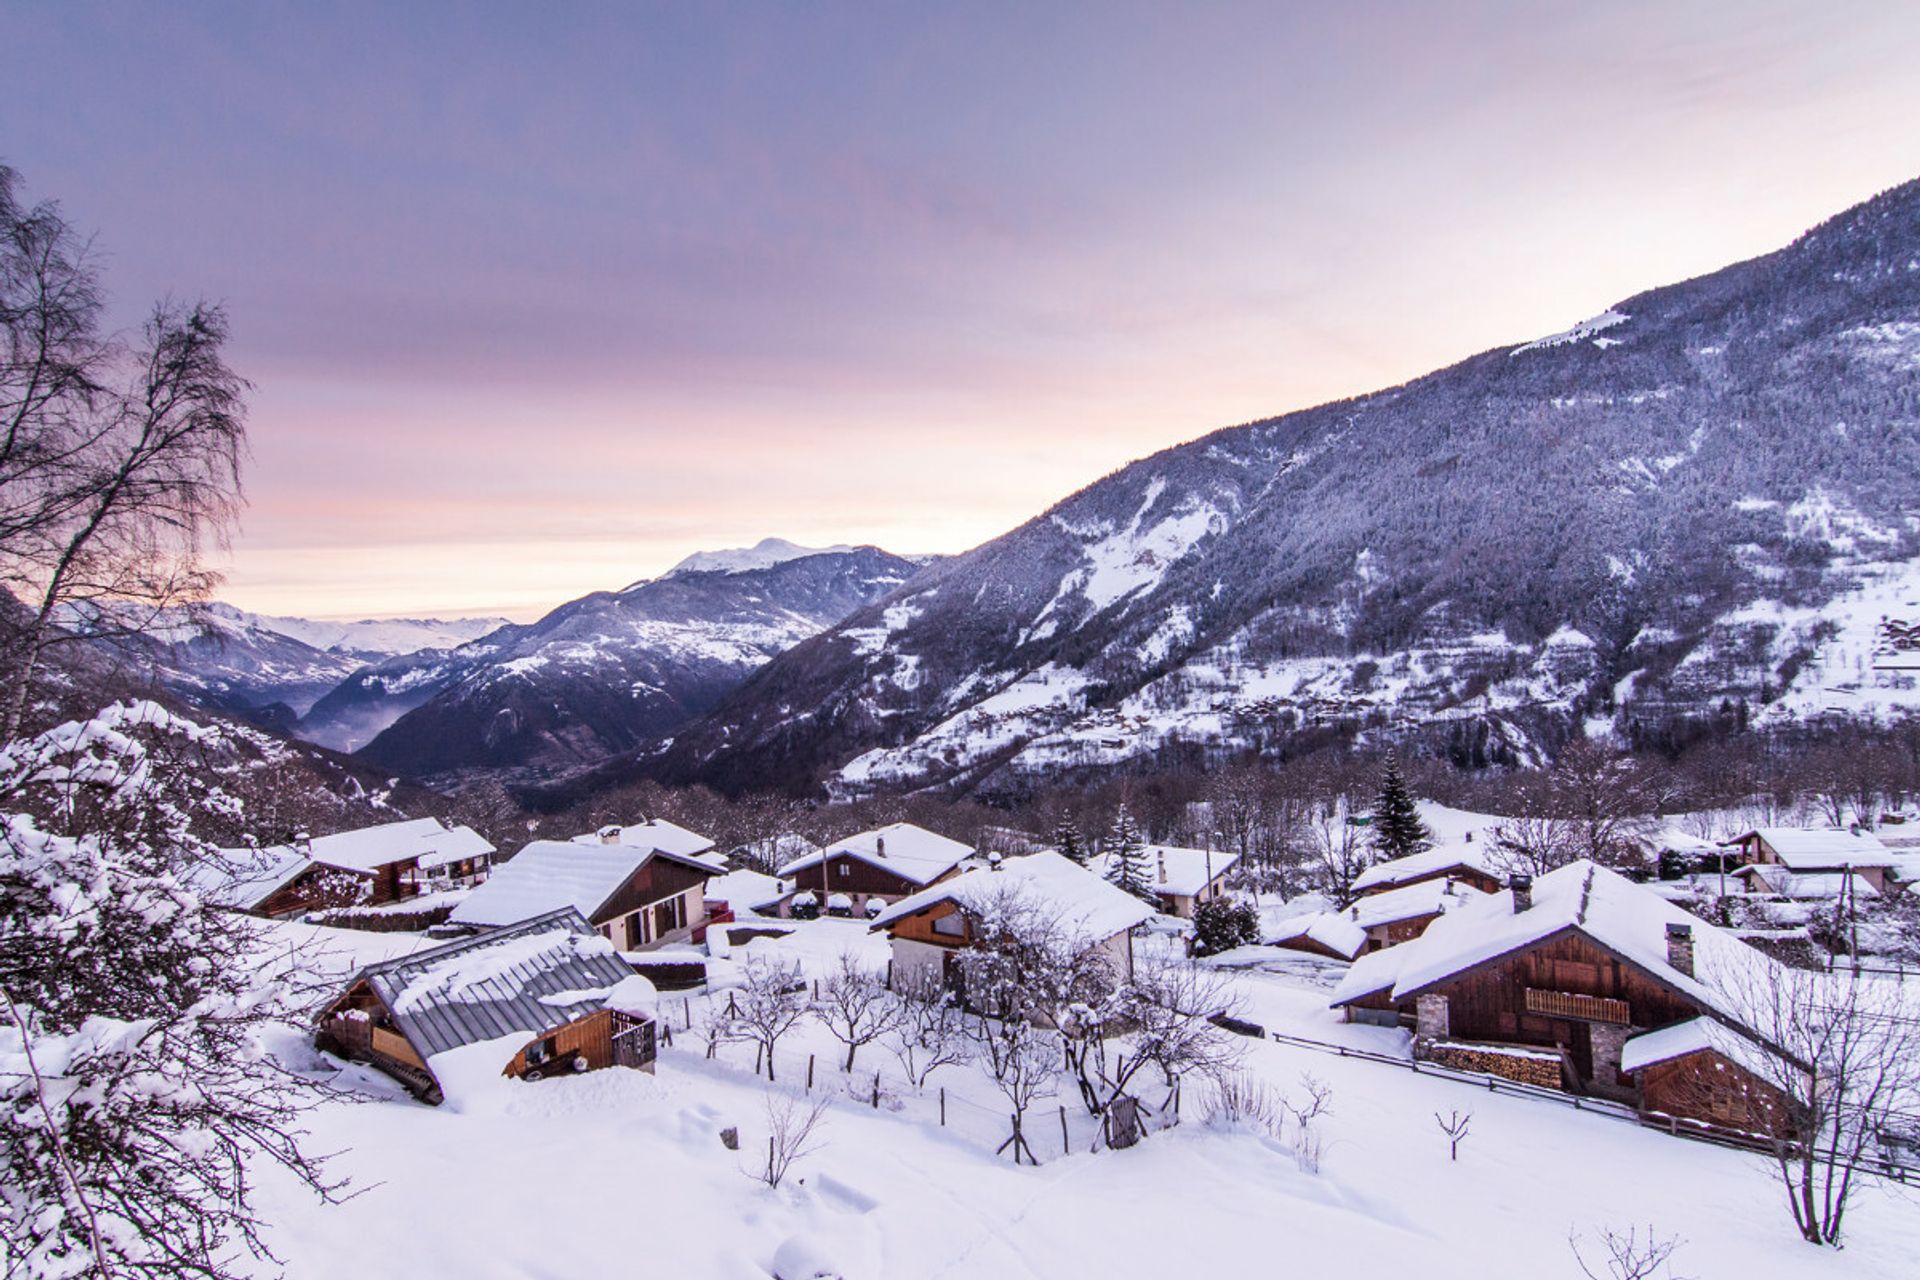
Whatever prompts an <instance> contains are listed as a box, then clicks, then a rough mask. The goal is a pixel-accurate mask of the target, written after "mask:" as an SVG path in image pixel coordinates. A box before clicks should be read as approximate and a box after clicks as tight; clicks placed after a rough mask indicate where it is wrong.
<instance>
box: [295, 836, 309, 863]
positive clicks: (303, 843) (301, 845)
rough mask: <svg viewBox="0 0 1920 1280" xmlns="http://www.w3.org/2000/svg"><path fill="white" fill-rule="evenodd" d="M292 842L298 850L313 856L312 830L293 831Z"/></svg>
mask: <svg viewBox="0 0 1920 1280" xmlns="http://www.w3.org/2000/svg"><path fill="white" fill-rule="evenodd" d="M293 843H294V846H295V847H296V848H298V849H299V850H300V852H301V853H303V854H305V855H306V856H307V857H309V858H311V857H312V856H313V832H311V831H296V832H294V833H293Z"/></svg>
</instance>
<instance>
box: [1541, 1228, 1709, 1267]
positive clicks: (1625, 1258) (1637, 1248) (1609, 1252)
mask: <svg viewBox="0 0 1920 1280" xmlns="http://www.w3.org/2000/svg"><path fill="white" fill-rule="evenodd" d="M1684 1243H1686V1242H1685V1241H1683V1240H1682V1239H1680V1237H1679V1236H1662V1235H1659V1234H1657V1233H1656V1232H1655V1231H1654V1229H1653V1228H1652V1227H1651V1226H1649V1227H1648V1228H1647V1233H1646V1235H1644V1236H1642V1235H1641V1234H1640V1231H1639V1229H1638V1228H1637V1227H1629V1228H1628V1229H1627V1230H1626V1231H1625V1232H1620V1231H1617V1230H1615V1229H1614V1228H1612V1227H1606V1228H1603V1229H1602V1230H1601V1233H1600V1252H1601V1253H1603V1254H1604V1255H1605V1256H1604V1257H1601V1258H1599V1259H1598V1261H1597V1265H1598V1268H1599V1269H1598V1270H1595V1265H1596V1264H1590V1263H1588V1261H1587V1259H1586V1255H1585V1254H1584V1253H1583V1252H1582V1251H1581V1249H1580V1233H1579V1232H1577V1231H1569V1232H1568V1233H1567V1247H1568V1248H1569V1249H1571V1250H1573V1260H1574V1261H1575V1262H1576V1263H1578V1264H1579V1265H1580V1271H1581V1273H1582V1274H1584V1275H1585V1276H1586V1277H1587V1280H1651V1277H1652V1276H1654V1275H1655V1274H1657V1273H1658V1272H1659V1271H1660V1270H1661V1269H1662V1268H1664V1267H1666V1266H1667V1265H1668V1259H1670V1258H1672V1257H1673V1254H1674V1251H1675V1250H1676V1249H1678V1248H1679V1247H1680V1246H1681V1245H1682V1244H1684ZM1669 1274H1671V1273H1669Z"/></svg>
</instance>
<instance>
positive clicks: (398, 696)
mask: <svg viewBox="0 0 1920 1280" xmlns="http://www.w3.org/2000/svg"><path fill="white" fill-rule="evenodd" d="M782 545H790V544H782ZM766 546H767V544H765V543H763V544H761V548H766ZM761 548H756V549H755V551H756V552H758V551H759V550H760V549H761ZM721 554H722V558H721V559H719V560H717V561H712V562H710V563H714V564H716V565H720V566H722V567H715V568H698V567H695V568H688V567H686V566H685V565H682V566H681V567H680V568H678V569H676V570H675V571H674V572H672V573H670V574H668V575H666V576H665V577H661V578H657V579H653V580H651V581H647V582H640V583H636V584H634V585H633V586H630V587H628V588H626V589H625V590H623V591H618V592H598V593H595V594H593V595H590V596H585V597H583V598H581V599H579V600H575V601H572V602H570V603H568V604H565V605H562V606H561V607H560V608H558V609H555V610H554V611H553V612H552V613H550V614H548V615H547V616H546V617H544V618H541V619H540V620H539V621H538V622H535V623H532V624H530V625H527V626H509V627H503V628H501V629H500V630H498V631H495V632H493V633H492V634H491V635H488V636H486V637H485V638H483V639H481V640H478V641H475V642H473V643H470V644H466V645H462V646H460V647H458V648H455V649H451V650H444V651H425V652H422V653H419V654H412V655H408V656H405V657H401V658H396V659H392V660H390V661H388V662H383V663H378V664H375V665H372V666H369V667H367V668H365V669H364V670H362V671H358V672H356V673H354V674H353V676H352V677H351V678H349V679H347V680H346V681H344V682H343V683H342V684H341V685H340V686H339V687H338V688H337V689H335V690H333V691H332V692H331V693H329V694H328V695H327V696H326V697H325V698H322V699H320V700H319V701H318V702H317V703H316V704H315V705H314V707H313V709H312V711H311V712H309V713H308V715H307V716H306V717H305V719H304V720H303V721H302V724H301V729H300V732H301V733H302V734H303V735H305V736H308V737H310V738H312V739H313V740H315V741H319V742H323V743H328V744H329V745H336V746H343V747H352V746H359V744H361V743H364V744H365V745H364V746H362V747H360V755H361V757H362V758H364V759H366V760H368V761H371V762H373V763H375V764H378V765H380V766H381V767H383V768H389V769H393V770H395V771H398V772H404V773H409V774H413V775H415V776H420V775H428V774H441V773H449V772H455V771H462V770H471V769H486V770H501V769H506V770H525V771H529V772H533V773H547V772H554V771H562V770H566V769H569V768H575V767H579V766H582V765H591V764H596V763H599V762H600V761H602V760H604V759H606V758H608V757H610V756H613V755H616V754H618V753H620V752H622V751H626V750H629V749H631V748H633V747H636V746H638V745H641V744H643V743H648V742H651V741H653V740H655V739H658V738H660V737H663V736H665V735H667V734H671V733H673V732H675V731H676V730H678V729H679V728H680V726H681V725H683V724H684V723H685V722H686V721H687V720H688V719H690V718H691V717H692V716H695V715H697V714H699V713H701V712H703V711H705V710H707V709H708V708H709V707H711V706H713V705H714V703H716V702H718V701H719V700H720V698H722V697H723V696H725V695H726V694H727V693H729V692H731V691H732V690H733V689H734V687H735V686H737V685H738V684H739V683H740V681H741V680H743V679H745V678H746V677H747V676H748V675H749V674H751V673H752V672H753V671H755V670H757V669H758V668H759V667H761V666H763V665H764V664H765V663H766V662H767V661H768V660H769V659H771V658H772V657H773V656H774V655H775V654H778V653H780V652H783V651H784V650H786V649H788V648H791V647H792V646H793V645H795V644H797V643H799V642H800V641H802V640H805V639H806V638H808V637H809V636H812V635H815V634H817V633H819V632H820V631H821V630H822V629H823V628H825V627H828V626H831V625H832V624H833V623H835V622H837V621H839V620H840V619H841V618H843V617H845V616H846V615H847V614H848V613H851V612H852V611H854V610H855V609H857V608H859V607H860V606H861V605H864V604H866V603H867V602H868V601H870V600H874V599H877V598H879V597H880V596H883V595H885V594H887V593H888V592H891V591H893V590H895V589H896V588H898V587H900V586H901V585H903V584H904V583H905V582H906V581H907V580H908V578H909V577H911V576H912V575H913V574H914V573H915V572H916V571H917V569H918V567H919V566H918V565H916V564H915V563H913V562H912V561H908V560H904V559H902V558H900V557H898V556H894V555H889V554H888V553H887V552H884V551H881V550H879V549H877V548H874V547H858V548H851V549H848V550H843V551H842V550H831V551H824V552H806V551H804V550H803V551H801V554H799V555H797V556H786V555H781V554H775V553H773V552H771V551H769V553H768V554H769V555H771V556H772V558H771V559H770V560H769V562H768V563H765V564H747V565H745V566H743V567H725V566H727V565H729V564H730V563H731V561H730V560H728V559H727V558H726V557H727V556H729V555H731V553H721ZM762 558H765V557H762ZM696 559H698V558H696Z"/></svg>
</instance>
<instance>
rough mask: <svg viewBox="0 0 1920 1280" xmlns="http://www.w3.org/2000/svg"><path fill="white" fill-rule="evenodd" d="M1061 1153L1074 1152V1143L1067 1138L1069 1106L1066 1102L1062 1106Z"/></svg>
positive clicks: (1068, 1153) (1069, 1153)
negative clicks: (1067, 1106)
mask: <svg viewBox="0 0 1920 1280" xmlns="http://www.w3.org/2000/svg"><path fill="white" fill-rule="evenodd" d="M1060 1154H1061V1155H1063V1156H1064V1155H1071V1154H1073V1143H1072V1142H1071V1141H1069V1140H1068V1138H1067V1108H1066V1106H1065V1105H1064V1104H1063V1105H1062V1106H1061V1108H1060Z"/></svg>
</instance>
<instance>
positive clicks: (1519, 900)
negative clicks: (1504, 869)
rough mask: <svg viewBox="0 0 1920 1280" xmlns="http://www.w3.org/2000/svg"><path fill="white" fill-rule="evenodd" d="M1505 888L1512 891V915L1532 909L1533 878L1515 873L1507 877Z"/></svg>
mask: <svg viewBox="0 0 1920 1280" xmlns="http://www.w3.org/2000/svg"><path fill="white" fill-rule="evenodd" d="M1507 888H1509V889H1511V890H1513V914H1515V915H1519V914H1520V913H1521V912H1522V911H1531V910H1532V909H1533V877H1532V876H1530V875H1527V874H1526V873H1525V872H1522V871H1516V872H1514V873H1513V874H1512V875H1511V876H1509V877H1507Z"/></svg>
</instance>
